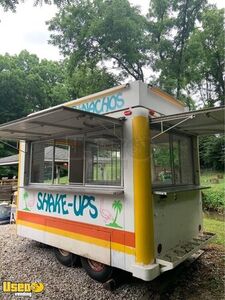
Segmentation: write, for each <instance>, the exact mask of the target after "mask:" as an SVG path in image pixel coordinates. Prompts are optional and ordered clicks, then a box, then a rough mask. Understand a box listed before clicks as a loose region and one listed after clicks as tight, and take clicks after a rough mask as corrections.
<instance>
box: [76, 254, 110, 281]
mask: <svg viewBox="0 0 225 300" xmlns="http://www.w3.org/2000/svg"><path fill="white" fill-rule="evenodd" d="M81 264H82V267H83V268H84V269H85V271H86V272H87V274H88V275H89V276H90V277H91V278H92V279H94V280H96V281H99V282H106V281H107V280H109V279H110V278H112V275H113V268H112V267H110V266H107V265H105V264H102V263H99V262H97V261H94V260H92V259H89V258H84V257H81ZM95 266H99V268H97V267H95Z"/></svg>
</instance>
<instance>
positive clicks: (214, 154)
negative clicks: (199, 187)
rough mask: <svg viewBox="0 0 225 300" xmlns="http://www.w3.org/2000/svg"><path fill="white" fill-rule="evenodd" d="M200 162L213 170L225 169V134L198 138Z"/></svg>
mask: <svg viewBox="0 0 225 300" xmlns="http://www.w3.org/2000/svg"><path fill="white" fill-rule="evenodd" d="M199 150H200V164H201V167H203V168H211V169H213V170H222V171H224V169H225V136H224V135H217V136H215V135H213V136H206V137H201V138H200V143H199Z"/></svg>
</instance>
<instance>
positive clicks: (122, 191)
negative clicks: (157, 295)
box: [0, 81, 224, 282]
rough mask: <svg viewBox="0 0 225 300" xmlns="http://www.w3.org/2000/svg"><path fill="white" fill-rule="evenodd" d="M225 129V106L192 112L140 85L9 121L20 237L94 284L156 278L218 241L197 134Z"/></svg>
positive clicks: (0, 130)
mask: <svg viewBox="0 0 225 300" xmlns="http://www.w3.org/2000/svg"><path fill="white" fill-rule="evenodd" d="M223 132H224V107H218V108H213V109H205V110H204V109H203V110H199V111H188V110H187V108H186V107H184V104H183V103H181V102H180V101H178V100H176V99H175V98H173V97H172V96H170V95H168V94H166V93H164V92H162V91H161V90H159V89H158V88H155V87H151V86H149V85H147V84H144V83H143V82H140V81H136V82H133V83H129V84H125V85H121V86H118V87H114V88H112V89H108V90H105V91H103V92H100V93H96V94H93V95H89V96H86V97H83V98H81V99H78V100H74V101H70V102H67V103H64V104H62V105H58V106H55V107H52V108H49V109H45V110H42V111H39V112H36V113H33V114H30V115H28V116H27V117H25V118H22V119H19V120H15V121H13V122H9V123H6V124H3V125H1V126H0V139H1V140H3V139H5V140H20V148H19V175H18V182H19V183H18V208H17V233H18V235H19V236H22V237H27V238H30V239H33V240H36V241H39V242H41V243H45V244H48V245H51V246H53V247H54V249H55V251H56V257H57V258H58V260H59V261H60V262H62V263H63V264H65V265H67V266H71V265H75V264H76V263H77V261H78V259H81V262H82V265H83V267H84V268H85V270H86V271H87V273H88V274H89V275H90V276H91V277H92V278H94V279H96V280H98V281H101V282H105V281H106V280H108V279H109V278H110V277H111V276H112V273H113V270H115V269H122V270H125V271H128V272H130V273H132V274H133V276H135V277H138V278H141V279H143V280H146V281H149V280H152V279H154V278H155V277H157V276H159V275H160V274H161V273H162V272H164V271H167V270H171V269H173V268H175V267H176V266H177V265H179V264H180V263H181V262H183V261H184V260H186V259H187V258H189V257H190V256H192V255H193V254H194V253H196V252H197V251H198V250H199V249H200V247H202V246H203V245H204V244H205V243H207V242H209V241H210V240H211V238H212V237H213V234H211V233H207V232H204V230H203V225H202V200H201V190H202V189H203V188H204V187H201V186H200V182H199V172H200V170H199V156H198V136H199V135H205V134H219V133H223Z"/></svg>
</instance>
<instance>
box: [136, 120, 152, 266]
mask: <svg viewBox="0 0 225 300" xmlns="http://www.w3.org/2000/svg"><path fill="white" fill-rule="evenodd" d="M132 132H133V172H134V220H135V250H136V263H139V264H144V265H148V264H151V263H153V262H154V227H153V226H154V225H153V197H152V190H151V157H150V128H149V120H148V117H147V116H145V115H138V116H134V118H133V120H132Z"/></svg>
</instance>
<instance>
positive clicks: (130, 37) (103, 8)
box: [49, 0, 148, 80]
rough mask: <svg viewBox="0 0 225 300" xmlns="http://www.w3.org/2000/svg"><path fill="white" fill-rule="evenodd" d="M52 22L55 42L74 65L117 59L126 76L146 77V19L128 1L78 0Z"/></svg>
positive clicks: (114, 60) (51, 28)
mask: <svg viewBox="0 0 225 300" xmlns="http://www.w3.org/2000/svg"><path fill="white" fill-rule="evenodd" d="M74 2H75V3H74V5H71V6H68V7H65V8H64V9H62V10H61V11H60V12H59V13H58V14H57V15H56V17H55V18H53V19H52V20H51V21H50V22H49V30H51V31H53V34H52V35H51V39H52V40H51V43H52V44H54V45H57V46H59V48H60V50H61V52H62V53H63V54H64V55H65V56H69V57H70V64H72V65H73V66H74V67H77V66H79V65H80V64H83V63H86V62H89V63H90V62H91V63H95V64H97V63H98V62H104V61H113V63H114V67H116V68H117V69H120V70H122V71H123V72H122V74H123V76H124V77H126V76H128V75H131V76H132V77H133V78H135V79H136V80H138V79H140V80H144V75H143V66H144V65H146V61H147V60H148V56H147V52H148V49H147V42H146V29H147V22H146V19H145V18H144V17H143V16H142V15H141V14H140V12H139V11H138V10H137V9H136V8H134V7H131V5H130V3H129V1H128V0H110V1H109V0H93V1H89V0H77V1H74Z"/></svg>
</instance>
